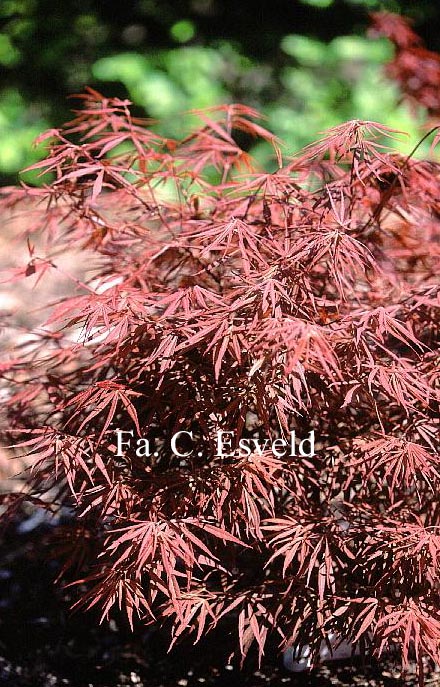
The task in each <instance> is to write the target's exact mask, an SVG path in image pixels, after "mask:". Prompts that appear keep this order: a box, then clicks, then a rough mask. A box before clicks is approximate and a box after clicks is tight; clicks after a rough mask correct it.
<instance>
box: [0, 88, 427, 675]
mask: <svg viewBox="0 0 440 687" xmlns="http://www.w3.org/2000/svg"><path fill="white" fill-rule="evenodd" d="M195 115H197V117H198V118H199V121H200V126H199V128H198V129H196V130H194V133H193V134H192V135H190V136H188V137H187V138H185V139H183V140H169V139H164V138H162V137H160V136H159V135H157V134H156V133H154V128H153V129H152V128H151V127H150V126H149V123H148V122H143V121H141V120H138V119H135V118H134V117H132V116H131V114H130V110H129V103H128V102H127V101H122V100H119V99H116V98H114V99H107V98H104V97H102V96H100V95H99V94H97V93H95V92H94V91H92V90H89V91H88V92H87V93H86V94H85V95H83V96H82V108H81V109H80V110H78V111H77V112H76V116H75V119H74V120H73V121H72V122H70V123H68V124H67V125H66V126H65V127H64V128H63V129H61V130H59V131H58V130H56V131H55V130H52V131H50V132H48V134H47V135H46V138H47V139H48V140H50V148H49V153H48V157H47V159H46V160H45V161H43V162H41V163H38V165H36V167H39V168H40V169H41V170H42V172H43V173H48V172H51V173H52V174H53V180H52V181H51V182H50V183H48V185H47V186H46V187H45V188H42V189H32V188H20V189H6V190H5V191H4V192H3V201H2V202H3V205H4V206H6V207H23V208H24V210H26V207H28V206H27V203H29V202H30V201H32V207H33V214H32V219H31V220H30V221H29V225H28V226H27V229H26V237H25V238H26V239H27V240H28V244H29V261H28V263H27V264H26V265H23V268H22V270H16V271H15V272H14V274H13V278H14V279H20V278H33V279H35V280H41V279H44V278H45V275H46V274H47V273H48V272H53V271H55V272H56V271H57V270H58V269H59V268H58V267H57V256H58V255H60V254H62V253H63V251H66V250H68V249H70V248H72V247H74V248H79V249H80V250H81V251H82V252H83V255H84V263H85V265H86V266H87V267H89V269H88V275H87V278H85V279H84V280H83V281H80V280H79V279H73V281H72V284H73V286H74V287H75V289H76V291H75V292H73V295H72V296H71V297H69V298H63V299H61V300H60V301H59V302H58V303H56V304H54V305H53V306H52V307H51V311H50V315H49V317H48V320H47V322H46V324H45V325H44V326H42V327H40V328H38V329H36V330H34V331H33V333H32V336H29V337H27V339H26V340H24V341H23V342H22V343H21V344H20V345H19V346H18V348H17V350H15V351H14V352H12V353H11V354H10V355H9V356H8V355H7V356H6V357H5V359H4V362H3V364H2V367H1V375H2V379H3V382H2V384H3V393H4V396H5V399H6V401H5V404H4V407H3V411H2V413H3V426H4V435H5V437H6V439H5V440H7V441H8V442H9V443H13V444H15V445H16V446H18V447H19V448H18V449H17V450H19V452H21V454H22V453H23V452H25V453H26V454H27V456H28V457H29V459H31V468H30V470H29V473H28V475H27V479H26V484H25V487H24V489H23V493H20V494H11V495H9V496H8V497H5V498H4V502H5V506H6V510H5V514H4V516H3V518H7V517H8V516H11V514H13V513H14V512H15V511H16V509H17V508H18V506H19V504H20V503H21V502H22V501H23V500H26V499H30V500H32V501H33V502H34V503H36V504H39V505H40V506H41V507H44V508H47V509H49V510H51V511H52V512H54V513H57V512H59V511H60V509H62V508H69V509H70V512H71V513H72V514H73V517H72V518H70V519H69V520H68V521H67V522H65V523H64V524H62V525H60V526H59V528H58V530H59V529H60V528H61V530H62V545H63V555H64V573H65V574H67V575H68V578H69V579H71V578H72V575H74V576H75V577H76V579H77V580H78V581H79V582H81V585H80V586H79V587H78V589H79V591H78V601H77V603H78V604H79V605H80V606H83V607H92V606H96V605H99V607H100V608H101V609H102V615H103V618H105V617H107V616H108V614H109V613H110V612H111V610H112V608H113V607H114V606H116V607H118V606H119V607H120V608H122V609H123V610H124V611H125V612H126V614H127V615H128V618H129V620H130V623H135V622H138V620H137V618H140V619H141V621H142V622H145V623H150V622H154V621H156V620H160V619H162V620H164V622H165V623H168V625H169V627H170V629H171V634H172V637H173V641H176V640H177V639H178V638H179V637H180V636H181V635H183V634H184V633H192V635H193V637H194V641H199V640H200V639H201V638H202V636H203V635H204V634H205V633H207V632H208V631H209V630H210V629H212V628H214V627H215V626H217V625H218V624H219V623H223V622H225V623H226V622H227V623H228V625H227V627H228V628H230V627H232V626H235V628H236V639H237V648H238V651H239V653H241V655H242V656H243V657H245V656H246V654H247V653H248V650H249V649H250V647H251V646H252V645H255V647H256V648H257V649H258V653H259V655H260V658H261V656H262V654H263V653H264V648H265V643H266V640H267V639H268V638H269V636H270V637H271V641H275V640H276V641H277V642H278V643H279V647H280V649H281V650H282V649H284V648H286V647H288V646H297V647H299V648H300V647H301V646H304V645H305V644H306V643H307V644H309V645H311V647H312V650H313V652H314V656H315V658H316V657H317V655H318V652H319V647H320V645H321V642H322V641H328V637H329V635H330V634H331V635H332V636H333V635H336V636H337V637H338V638H339V639H340V640H341V641H342V640H348V641H350V642H352V643H353V645H354V646H358V647H360V648H361V650H362V651H366V652H367V653H368V652H371V653H372V652H375V653H376V654H378V655H380V654H381V652H383V651H388V650H395V651H397V652H398V653H399V654H400V656H401V658H402V660H403V664H404V665H406V664H407V663H408V661H409V660H410V659H411V658H415V659H416V660H417V661H418V663H419V666H420V667H421V666H422V660H423V658H424V657H427V658H428V659H430V660H432V661H434V662H437V663H439V662H440V648H439V647H440V607H439V592H440V586H439V585H440V577H439V563H440V505H439V501H438V489H439V487H440V461H439V454H438V431H439V400H440V352H439V341H440V285H439V277H438V274H439V269H440V221H439V217H440V205H439V199H440V166H439V164H438V163H436V162H432V161H419V160H416V159H413V157H411V156H409V157H403V156H402V155H400V154H397V153H395V152H393V150H392V147H388V145H389V144H392V140H393V137H394V136H396V135H398V134H397V133H396V132H394V131H392V130H390V129H388V128H387V127H385V126H382V125H380V124H377V123H374V122H368V121H358V120H355V121H350V122H347V123H345V124H341V125H340V126H337V127H335V128H333V129H332V130H330V131H328V132H327V133H325V135H324V136H323V138H321V140H319V141H318V142H317V143H316V144H313V145H310V146H309V147H308V148H306V149H305V150H304V151H303V152H302V153H301V154H300V155H298V156H296V157H294V158H290V159H283V157H282V155H281V152H280V145H279V142H278V141H276V140H275V139H274V137H273V136H272V135H271V134H270V133H269V132H268V131H267V130H265V129H264V128H263V126H262V125H261V122H260V119H259V116H258V114H257V113H256V112H254V111H253V110H252V109H250V108H249V107H245V106H242V105H225V106H222V107H217V108H214V109H212V110H210V111H206V112H199V113H195ZM195 115H193V116H195ZM249 135H250V136H253V137H257V138H261V139H262V140H264V141H266V142H269V143H272V144H273V147H274V160H276V171H272V172H266V171H261V170H259V169H258V168H257V167H256V166H255V164H254V162H253V161H252V160H251V159H250V158H249V156H248V155H247V154H246V152H245V151H244V150H243V149H242V148H241V147H240V145H239V141H243V140H245V138H246V137H247V136H249ZM36 203H37V209H38V208H39V209H40V211H39V212H37V213H36V212H35V204H36ZM37 245H38V248H36V246H37ZM117 430H121V431H124V432H132V435H130V434H125V435H124V436H125V437H127V436H133V438H134V441H136V438H137V437H142V436H144V437H145V436H148V437H149V438H150V439H151V440H152V442H153V444H154V453H151V455H138V453H139V454H140V453H141V452H136V451H135V450H134V448H132V449H131V450H126V451H125V452H123V454H122V455H120V453H119V451H118V446H117V440H116V432H117ZM220 430H223V431H232V432H234V436H235V439H234V440H235V441H236V442H238V441H239V439H240V438H246V437H247V438H252V437H253V438H258V439H261V441H263V440H264V439H265V438H267V437H269V438H271V439H276V438H282V437H285V436H287V435H288V434H289V432H290V431H292V430H295V431H296V433H297V436H298V437H301V436H306V435H307V434H308V432H310V431H314V432H315V437H316V453H315V455H314V456H307V455H296V456H284V457H280V456H277V455H275V454H274V452H272V451H270V450H264V451H259V450H257V449H256V450H255V452H253V453H251V454H250V455H245V456H243V455H238V453H234V452H233V451H231V452H229V453H228V455H220V456H219V455H217V452H216V444H215V441H214V438H215V436H216V434H217V432H219V431H220ZM178 431H187V432H191V433H192V441H191V445H190V446H187V445H185V444H184V443H183V444H181V445H180V452H181V453H188V454H189V455H185V456H181V457H180V456H178V455H176V453H173V452H172V451H171V449H170V441H169V440H170V437H171V436H172V435H173V434H175V433H176V432H178ZM298 453H299V452H298ZM54 555H55V556H58V557H59V556H60V555H61V554H60V551H59V550H57V549H54Z"/></svg>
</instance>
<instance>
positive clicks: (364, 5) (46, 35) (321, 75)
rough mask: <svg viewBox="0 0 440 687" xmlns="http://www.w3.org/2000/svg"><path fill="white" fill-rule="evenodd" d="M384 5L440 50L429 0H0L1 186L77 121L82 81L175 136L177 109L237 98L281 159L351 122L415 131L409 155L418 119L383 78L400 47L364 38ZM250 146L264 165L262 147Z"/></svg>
mask: <svg viewBox="0 0 440 687" xmlns="http://www.w3.org/2000/svg"><path fill="white" fill-rule="evenodd" d="M378 9H388V10H392V11H399V12H402V13H404V14H406V15H409V16H412V17H413V19H414V21H415V25H416V29H417V30H418V31H419V32H420V33H421V34H422V35H423V37H424V38H425V41H426V43H427V44H428V46H429V47H430V48H431V49H440V32H439V31H438V30H437V28H436V27H438V23H439V18H440V7H439V5H438V3H437V2H435V1H434V0H422V1H418V2H417V3H415V2H403V1H400V2H397V0H395V1H394V0H391V1H389V2H378V1H377V0H272V2H267V0H259V1H255V0H254V2H249V1H248V0H243V1H242V2H240V3H237V2H236V1H235V0H234V1H233V0H174V1H173V0H125V1H124V3H120V2H116V1H115V0H64V1H63V2H62V3H61V2H59V0H2V1H1V2H0V19H1V22H2V23H1V29H0V68H1V70H2V73H3V78H2V83H1V87H0V181H2V182H3V183H15V182H16V181H17V179H18V178H19V177H18V172H19V170H21V169H22V168H23V167H25V166H27V165H29V164H31V163H32V162H33V161H35V160H37V159H39V158H40V157H41V156H42V155H43V154H44V149H42V148H39V149H38V148H32V141H33V140H34V138H35V137H36V136H37V135H38V134H39V133H40V132H41V131H42V130H44V129H46V128H49V127H52V126H57V125H59V124H61V122H63V121H65V120H66V119H68V118H69V116H70V109H71V108H72V107H73V106H74V101H69V100H68V99H67V97H68V96H69V95H71V94H74V93H78V92H81V91H82V90H83V89H84V86H85V85H90V86H93V87H94V88H96V89H97V90H99V91H101V92H103V93H104V94H106V95H109V96H114V95H119V96H123V97H127V96H128V97H129V98H130V99H131V100H132V101H133V102H134V104H135V106H136V108H135V109H136V113H137V114H139V115H142V116H143V115H147V116H150V117H154V118H157V119H159V120H160V124H158V125H157V126H158V129H159V130H160V131H161V132H162V133H166V134H168V135H182V134H183V133H184V130H185V128H186V127H187V126H188V125H189V121H190V120H189V118H183V117H181V113H182V112H184V111H186V110H189V109H193V108H202V107H209V106H211V105H215V104H219V103H221V102H228V101H229V102H231V101H235V102H243V103H246V104H249V105H252V106H254V107H256V108H257V109H259V110H260V111H262V112H263V113H264V114H265V115H266V116H267V118H268V122H267V125H268V127H269V128H270V129H271V130H272V131H274V133H276V134H277V135H278V136H280V137H281V138H282V139H283V140H284V141H286V143H287V147H288V149H287V151H286V152H287V153H293V152H295V151H296V150H298V149H299V148H301V147H302V146H303V145H304V144H306V143H308V142H310V141H311V140H313V138H315V137H316V135H317V133H318V132H319V131H322V130H323V129H326V128H328V127H330V126H333V125H336V124H338V123H340V122H341V121H343V120H347V119H353V118H362V119H373V120H378V121H380V122H382V123H385V124H388V125H390V126H394V127H396V128H401V129H404V130H406V131H408V132H409V133H410V139H409V140H408V141H403V142H402V144H401V146H402V148H403V149H404V150H409V149H410V148H411V147H412V145H413V144H414V142H415V141H416V139H417V137H418V136H419V132H420V125H421V123H422V122H423V119H424V113H423V111H422V110H420V111H419V112H415V113H414V112H409V110H408V107H407V106H406V105H405V104H402V103H400V102H399V94H398V92H397V89H396V87H395V86H394V85H393V84H391V83H389V82H387V80H386V79H385V78H384V76H383V73H382V68H383V65H384V63H385V62H386V61H387V60H388V59H389V58H390V56H391V55H392V47H391V45H390V44H389V43H388V42H387V41H386V40H377V39H375V40H371V39H368V38H367V37H366V28H367V26H368V11H371V10H378ZM252 152H253V153H254V154H255V156H256V157H257V158H259V159H260V160H261V161H262V162H263V161H264V162H265V163H267V156H268V155H269V151H268V149H266V148H265V147H264V146H262V147H260V148H257V149H253V151H252ZM21 178H24V179H26V180H27V181H32V182H36V183H38V180H37V177H36V175H35V174H29V173H28V174H26V175H24V176H22V177H21Z"/></svg>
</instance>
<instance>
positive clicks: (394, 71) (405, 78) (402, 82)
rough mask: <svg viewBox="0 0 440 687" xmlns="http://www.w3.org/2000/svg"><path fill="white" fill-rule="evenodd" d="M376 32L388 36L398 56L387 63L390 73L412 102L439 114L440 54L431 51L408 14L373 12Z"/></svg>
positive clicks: (372, 16)
mask: <svg viewBox="0 0 440 687" xmlns="http://www.w3.org/2000/svg"><path fill="white" fill-rule="evenodd" d="M371 19H372V26H371V32H372V33H373V35H381V36H385V37H386V38H388V39H389V40H390V41H391V42H392V43H393V45H394V48H395V55H394V57H393V59H392V60H391V62H390V63H389V64H388V65H387V68H386V71H387V74H388V76H389V77H390V78H391V79H392V80H394V81H396V82H397V83H398V85H399V88H400V90H401V92H402V93H403V94H404V95H405V96H406V98H408V99H409V101H410V102H411V103H412V105H415V106H416V107H419V106H420V105H422V106H423V107H425V108H426V109H427V111H428V113H429V114H430V115H431V116H432V117H435V118H436V119H438V117H439V116H440V55H439V54H438V53H436V52H433V51H432V50H428V49H427V48H426V47H425V46H424V45H423V41H422V39H421V38H420V36H418V35H417V34H416V33H415V31H414V30H413V29H412V27H411V22H410V20H409V19H407V18H406V17H402V16H399V15H398V14H393V13H392V12H374V13H372V15H371Z"/></svg>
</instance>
